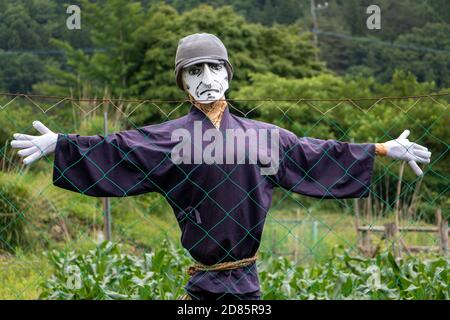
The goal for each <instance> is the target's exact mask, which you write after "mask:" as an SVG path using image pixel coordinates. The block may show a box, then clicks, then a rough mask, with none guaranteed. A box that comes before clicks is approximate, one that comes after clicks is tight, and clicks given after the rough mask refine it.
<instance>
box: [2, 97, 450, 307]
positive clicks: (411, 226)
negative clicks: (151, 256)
mask: <svg viewBox="0 0 450 320" xmlns="http://www.w3.org/2000/svg"><path fill="white" fill-rule="evenodd" d="M449 97H450V94H430V95H420V96H410V97H382V98H359V99H298V100H295V101H294V100H282V99H261V100H229V101H228V107H229V110H230V112H231V113H232V114H234V115H236V116H238V117H242V118H247V119H254V120H259V121H264V122H268V123H272V124H275V125H277V126H279V127H281V128H285V129H287V130H290V131H292V132H293V133H295V134H296V135H297V136H298V137H314V138H318V139H323V140H327V139H333V140H338V141H347V142H354V143H377V142H386V141H388V140H392V139H395V138H397V137H398V135H399V134H400V133H401V132H402V131H403V130H404V129H410V130H411V136H410V140H411V141H414V142H417V143H419V144H422V145H425V146H427V147H428V148H429V149H430V150H431V151H432V159H431V163H429V164H428V165H424V166H422V169H423V171H424V176H423V177H417V176H415V175H414V174H413V173H412V171H411V170H409V168H408V166H405V165H404V164H403V163H402V162H401V161H393V160H392V159H388V158H385V157H377V159H376V161H375V167H374V171H373V175H372V179H371V183H370V186H369V196H368V197H367V198H364V199H340V198H337V197H334V198H333V197H332V198H331V199H325V198H326V197H325V196H324V197H319V198H309V197H306V196H303V195H300V194H297V193H295V192H292V190H289V188H288V189H286V188H275V192H274V196H273V199H272V204H271V206H270V210H269V211H268V212H267V215H266V216H265V218H264V219H263V220H261V221H260V222H258V224H257V225H254V226H253V228H257V227H261V228H262V225H264V235H263V237H262V240H261V241H259V239H258V237H255V236H254V235H253V234H252V231H253V229H250V230H247V229H246V230H245V232H244V234H245V236H244V238H246V237H253V238H254V240H255V241H257V242H258V244H259V251H260V252H262V257H263V258H261V259H259V260H258V261H257V262H256V265H257V267H258V269H260V270H261V274H262V275H263V276H264V277H265V275H264V274H265V273H268V272H270V270H269V268H268V267H267V266H266V265H265V258H267V257H277V256H284V257H287V258H288V259H289V260H290V261H292V262H293V263H292V265H290V266H289V267H288V268H287V269H288V271H289V272H291V273H295V272H298V269H295V268H296V266H298V265H305V264H306V265H307V264H314V263H320V262H324V261H327V260H328V259H329V258H330V252H331V251H332V250H333V248H334V247H335V246H336V245H339V246H343V247H344V248H345V249H347V250H349V251H351V252H354V253H355V254H363V255H366V256H369V257H373V256H376V255H377V253H379V252H380V251H381V250H383V249H385V248H386V247H387V248H388V249H389V250H391V251H392V252H393V254H394V255H395V256H397V257H401V256H404V255H412V254H415V253H416V252H423V251H425V252H436V253H438V254H443V255H445V254H446V253H447V250H448V222H447V221H448V220H447V219H448V212H449V211H448V209H449V204H450V202H449V198H448V189H449V178H448V176H449V165H448V163H449V162H448V138H449V130H448V125H449V124H450V121H449V120H450V118H449V112H448V106H449ZM190 107H191V105H190V103H189V101H158V100H123V99H120V100H119V99H107V98H100V99H86V98H73V97H53V96H38V95H27V94H0V142H1V145H2V146H1V148H0V156H1V162H0V169H1V171H0V250H1V251H0V262H1V270H0V272H1V273H2V275H1V276H0V287H3V289H2V295H3V296H4V297H7V298H19V299H20V298H33V297H36V296H37V295H39V291H40V290H41V289H40V288H41V286H42V283H43V282H45V281H46V279H48V278H49V276H50V274H51V273H52V271H51V269H49V268H48V265H47V264H48V262H46V260H45V259H43V258H42V257H41V255H42V253H43V252H46V251H49V250H52V249H58V250H70V249H80V248H91V247H92V244H96V243H98V242H99V241H101V240H102V239H104V238H105V236H104V235H103V229H104V224H105V221H104V218H105V216H106V213H105V209H104V208H105V207H104V204H103V202H102V201H100V200H99V199H97V198H92V197H87V196H86V195H85V194H89V189H90V188H91V186H89V187H88V188H84V189H80V188H79V185H77V182H73V186H74V189H76V191H77V192H78V193H79V194H76V193H71V192H68V191H66V190H63V189H59V188H56V187H54V186H53V183H52V172H53V163H54V162H53V161H54V157H53V156H51V155H49V156H46V157H44V159H41V160H40V161H39V162H37V163H34V164H33V165H31V166H25V165H23V164H21V161H20V158H19V157H18V156H17V155H16V152H15V151H14V150H11V148H10V146H9V143H10V141H11V139H12V134H13V133H15V132H18V133H26V134H30V135H36V132H35V130H34V128H33V127H32V122H33V121H34V120H40V121H41V122H43V123H44V124H46V125H47V126H48V127H49V128H50V129H52V130H53V131H54V132H58V133H64V134H67V133H77V134H80V135H82V136H92V135H99V137H101V136H103V134H104V132H105V129H104V126H105V120H104V115H105V112H106V114H107V129H108V131H109V132H111V135H108V137H112V136H113V135H114V132H121V131H124V130H134V129H139V128H142V127H143V126H146V125H148V124H156V123H162V122H164V121H170V120H173V119H177V118H179V117H182V116H184V115H185V114H187V113H188V112H189V108H190ZM203 121H208V120H207V118H206V117H205V119H204V120H203ZM147 138H148V137H146V136H145V135H144V134H143V139H144V140H146V139H147ZM155 139H157V138H155ZM100 141H101V142H102V143H103V142H104V141H111V142H110V143H111V144H112V145H114V140H108V138H106V139H105V140H100ZM148 141H149V143H151V142H152V141H151V139H149V140H148ZM95 147H96V146H95V145H92V146H89V148H87V149H83V150H81V151H80V152H81V154H82V155H83V157H85V158H87V160H88V161H90V162H91V163H92V165H93V166H95V167H97V168H98V170H99V172H100V176H101V178H100V180H108V179H110V180H109V181H110V182H111V184H115V182H114V181H113V180H111V175H110V174H109V173H110V172H108V171H103V170H102V167H101V165H100V166H98V165H97V164H96V163H95V161H94V160H93V159H89V151H90V150H91V149H93V148H95ZM114 147H117V148H120V146H119V145H114ZM134 148H135V147H134V146H131V147H130V149H129V150H119V152H120V154H122V155H123V159H127V163H128V165H130V162H133V160H130V159H133V158H132V157H131V156H130V157H129V155H131V154H132V152H133V150H134ZM323 151H324V156H325V157H327V156H330V155H329V154H328V153H327V151H326V150H323ZM121 161H122V160H121ZM163 161H171V159H170V155H167V156H166V157H165V158H164V159H163ZM114 165H118V166H120V165H121V164H120V161H119V162H118V163H116V164H114ZM132 165H135V166H136V167H139V165H137V164H134V163H133V164H132ZM214 165H215V166H217V167H219V170H220V169H221V168H220V165H218V164H214ZM239 165H240V164H235V165H234V166H233V167H237V166H239ZM338 165H342V164H339V163H338ZM351 165H352V164H350V165H349V166H347V167H342V168H343V171H344V173H345V174H349V169H350V168H351ZM311 166H312V167H314V164H311ZM113 167H114V166H113ZM308 169H310V168H308ZM56 170H58V169H57V168H56ZM305 171H306V176H307V177H308V174H307V171H308V170H307V169H305ZM232 172H233V168H231V170H230V171H226V172H224V175H223V181H227V180H228V182H231V183H232V184H233V188H235V189H236V190H239V192H243V193H245V197H244V198H245V201H250V202H253V203H254V205H259V204H258V203H257V201H256V200H255V199H254V198H253V195H252V192H254V190H246V189H245V187H242V186H241V185H240V183H239V181H237V180H236V181H234V180H233V179H235V177H233V174H232ZM60 174H61V176H62V177H64V172H60ZM85 174H86V175H89V174H91V172H88V171H86V172H85ZM149 174H150V172H142V175H143V177H144V179H143V180H140V181H136V183H135V184H134V185H132V186H131V188H130V189H128V190H127V189H123V188H121V187H120V186H118V185H117V190H118V194H117V195H116V196H118V197H116V198H112V199H111V206H110V209H107V210H111V213H112V222H111V225H112V230H113V231H112V237H113V239H114V240H115V241H120V242H122V243H124V244H126V245H127V247H128V248H129V250H131V251H132V252H133V251H135V252H138V251H139V252H140V251H144V252H155V253H156V254H157V252H158V250H160V249H161V244H164V243H165V242H164V241H165V239H168V238H169V239H172V240H173V242H174V243H177V242H178V241H179V238H180V234H181V233H180V225H182V223H183V219H189V223H190V224H192V225H194V226H196V227H198V228H197V229H196V230H197V232H200V233H202V234H203V235H204V237H203V238H201V240H200V241H198V243H195V244H193V247H194V246H196V245H198V244H199V243H201V242H202V241H206V240H204V239H209V241H214V237H212V236H211V235H212V234H214V233H213V229H214V228H217V226H219V225H220V224H222V223H224V221H227V220H233V221H234V223H236V224H237V225H239V226H241V227H243V225H242V224H241V222H242V221H239V219H240V218H239V217H237V216H236V215H233V212H232V210H225V209H223V208H220V204H219V203H217V202H216V203H215V204H216V205H217V206H218V207H219V208H220V209H221V210H222V211H223V219H221V220H219V221H217V222H216V224H214V226H213V227H212V228H211V229H209V230H207V229H205V228H204V225H202V224H201V222H199V221H198V220H197V219H196V217H195V216H191V215H185V216H184V217H183V218H182V219H181V220H180V219H179V217H175V216H174V214H173V211H172V209H171V208H170V207H169V205H168V202H167V198H170V191H169V192H167V190H163V191H161V190H162V189H161V190H159V192H158V193H154V192H152V193H148V194H145V195H138V196H133V197H130V198H128V197H127V198H126V199H125V198H124V197H126V196H128V195H130V193H132V189H133V188H135V187H136V185H137V184H140V183H145V182H144V180H145V179H146V178H147V177H148V176H149ZM323 174H324V175H327V172H326V170H325V171H324V172H323ZM269 177H270V176H269ZM353 178H354V177H350V179H353ZM186 181H191V182H192V183H193V184H194V183H195V184H196V187H197V189H196V190H192V191H193V192H194V191H195V192H200V191H201V192H203V193H204V199H205V200H204V201H206V199H209V200H208V201H210V202H211V203H214V197H212V196H211V194H214V189H216V188H220V184H218V185H217V186H215V187H214V188H212V189H209V190H208V189H205V188H204V186H205V185H208V184H207V183H206V182H205V181H200V182H199V181H192V180H190V175H189V174H188V173H185V177H184V179H183V180H182V181H178V182H179V183H183V182H186ZM97 182H98V181H96V182H95V183H97ZM203 183H204V184H203ZM299 183H301V181H299ZM317 183H318V182H317ZM157 188H158V186H156V189H157ZM227 191H230V190H222V192H227ZM200 204H201V203H199V205H200ZM179 209H180V210H183V208H179ZM249 214H250V213H249ZM177 219H178V220H177ZM202 219H205V216H204V215H203V216H202ZM243 228H244V227H243ZM222 232H226V230H223V231H222ZM242 240H243V239H242ZM259 242H260V243H259ZM238 243H239V241H238ZM216 245H218V246H221V247H222V246H223V243H218V242H217V241H216ZM236 245H238V244H236ZM193 247H191V248H185V249H187V251H190V250H192V249H193ZM222 249H223V250H224V251H225V252H226V254H225V255H223V256H222V258H221V259H219V261H217V263H220V262H224V261H233V260H237V259H236V258H235V257H233V255H232V249H233V248H232V247H229V246H228V247H227V246H226V245H225V247H222ZM185 254H186V256H187V255H188V253H187V252H186V253H185ZM264 257H265V258H264ZM246 269H248V270H250V267H246ZM14 276H16V277H17V278H14ZM167 276H168V277H169V278H170V279H172V280H173V282H175V283H174V284H173V286H174V287H181V286H182V285H183V284H182V283H178V282H179V281H180V278H177V277H176V276H174V275H173V274H170V272H168V274H167ZM246 276H247V273H243V276H242V278H240V279H236V281H235V282H236V284H237V285H238V284H239V282H240V281H246V279H245V278H246ZM19 279H27V280H26V281H25V280H24V281H23V282H22V283H21V281H20V280H19ZM184 280H186V278H183V281H184ZM218 281H221V280H220V279H218ZM12 282H14V283H15V285H14V286H13V285H11V283H12ZM268 283H270V284H268ZM276 283H277V282H275V281H272V282H267V283H262V287H263V291H264V294H265V296H266V297H272V296H274V297H275V296H276V295H275V293H274V292H277V291H280V287H281V286H285V285H286V283H278V284H277V285H276ZM174 287H171V289H170V290H172V291H176V292H172V293H173V294H172V295H166V296H165V297H162V298H175V297H176V295H178V294H179V293H180V292H181V291H180V290H178V289H177V290H175V289H173V288H174ZM170 290H169V291H170ZM271 294H272V295H271ZM278 297H279V296H278ZM281 297H285V298H292V297H293V296H289V295H288V294H284V296H283V295H281ZM294 298H295V295H294Z"/></svg>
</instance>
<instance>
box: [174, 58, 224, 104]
mask: <svg viewBox="0 0 450 320" xmlns="http://www.w3.org/2000/svg"><path fill="white" fill-rule="evenodd" d="M182 77H183V82H184V85H185V88H186V90H187V91H188V92H189V93H190V95H191V96H192V97H193V98H194V99H195V100H196V101H198V102H201V103H210V102H213V101H216V100H219V99H220V98H222V97H223V95H224V94H225V91H227V90H228V72H227V69H226V68H225V65H224V64H223V63H220V64H216V63H200V64H195V65H193V66H190V67H187V68H184V69H183V71H182Z"/></svg>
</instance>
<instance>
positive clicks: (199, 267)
mask: <svg viewBox="0 0 450 320" xmlns="http://www.w3.org/2000/svg"><path fill="white" fill-rule="evenodd" d="M256 259H257V256H256V255H255V256H253V257H251V258H245V259H242V260H237V261H227V262H221V263H217V264H213V265H210V266H207V265H204V264H200V263H196V264H194V265H192V266H190V267H189V268H188V270H187V273H188V275H190V276H193V275H194V274H196V273H197V272H199V271H225V270H233V269H239V268H243V267H247V266H249V265H251V264H253V263H255V261H256Z"/></svg>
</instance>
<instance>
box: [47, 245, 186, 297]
mask: <svg viewBox="0 0 450 320" xmlns="http://www.w3.org/2000/svg"><path fill="white" fill-rule="evenodd" d="M49 257H50V261H51V263H52V264H53V266H54V268H55V272H54V274H53V275H52V276H51V277H50V278H49V279H48V280H47V281H46V282H45V283H44V284H43V291H42V294H41V296H40V297H41V298H44V299H106V300H109V299H176V298H177V297H178V296H179V295H181V294H182V293H183V292H184V289H183V285H184V284H185V282H186V280H187V279H186V277H187V276H186V272H185V266H186V265H187V264H188V262H189V259H188V258H187V257H186V255H185V254H183V253H182V250H181V249H177V248H175V247H173V246H172V245H169V244H168V243H163V245H162V246H161V249H160V250H158V252H156V253H149V254H144V255H143V256H142V257H140V256H134V255H127V254H123V253H122V252H121V249H120V247H119V246H118V245H117V244H113V243H110V242H103V243H102V244H101V245H99V246H98V247H97V248H96V249H94V250H91V251H89V252H88V253H87V254H76V253H75V252H64V251H52V252H51V253H50V255H49Z"/></svg>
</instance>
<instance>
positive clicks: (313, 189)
mask: <svg viewBox="0 0 450 320" xmlns="http://www.w3.org/2000/svg"><path fill="white" fill-rule="evenodd" d="M280 148H281V152H282V154H281V155H280V159H281V161H280V168H279V171H278V173H277V176H276V178H277V183H278V185H279V186H281V187H283V188H285V189H288V190H290V191H293V192H296V193H299V194H302V195H306V196H311V197H317V198H335V199H339V198H362V197H367V196H368V194H369V191H370V184H371V180H372V173H373V165H374V159H375V145H374V144H368V143H367V144H365V143H362V144H358V143H347V142H340V141H335V140H320V139H314V138H307V137H301V138H299V137H297V136H296V135H295V134H293V133H292V134H289V135H288V136H287V137H286V138H285V139H284V141H282V143H281V145H280Z"/></svg>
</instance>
